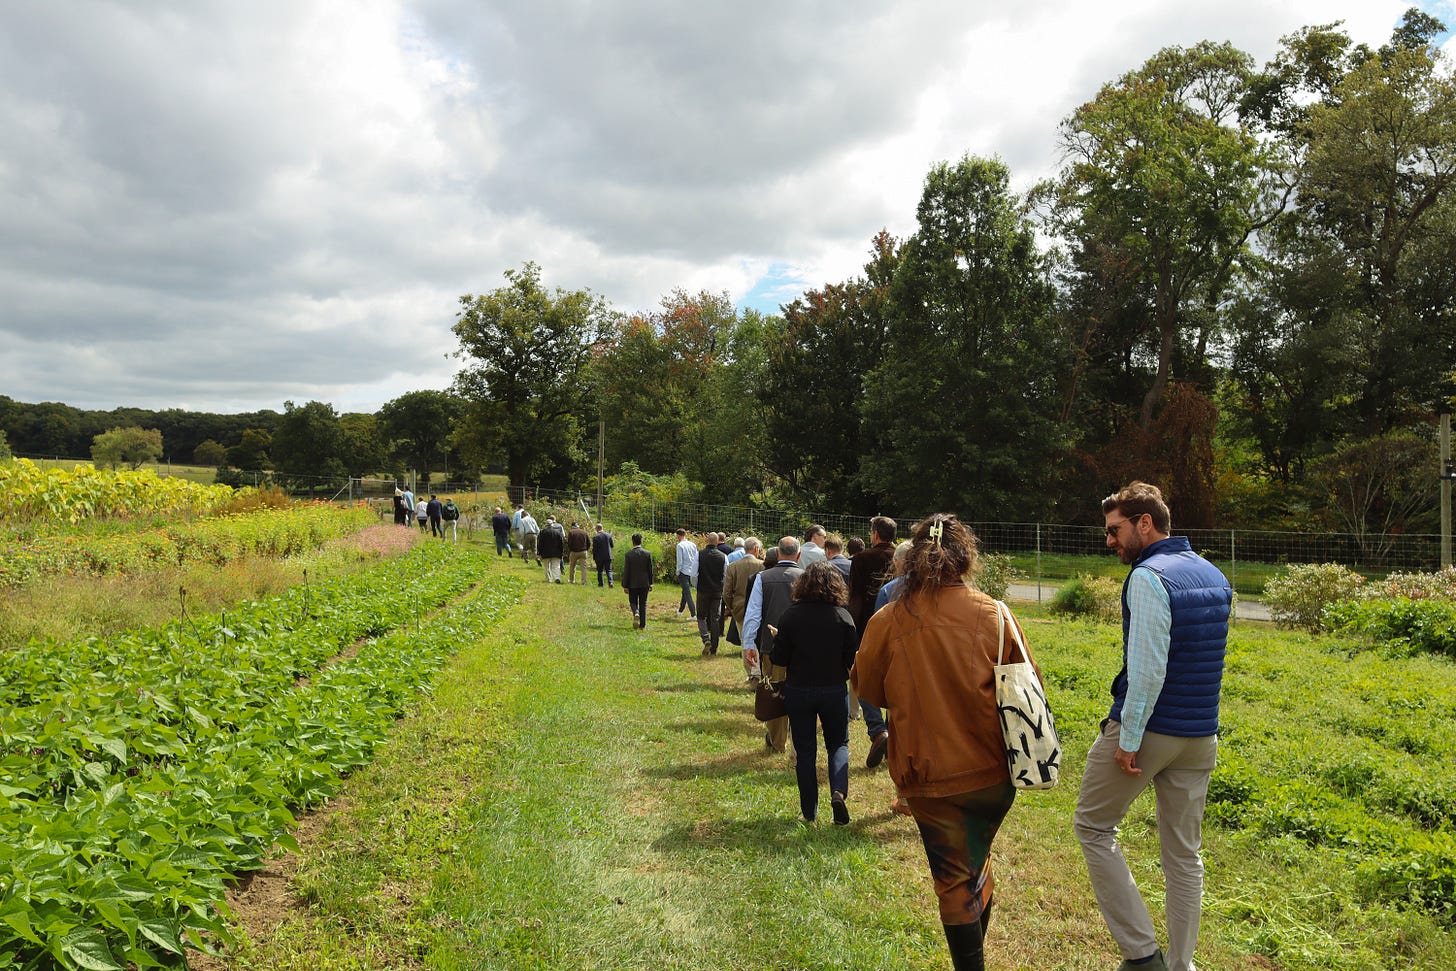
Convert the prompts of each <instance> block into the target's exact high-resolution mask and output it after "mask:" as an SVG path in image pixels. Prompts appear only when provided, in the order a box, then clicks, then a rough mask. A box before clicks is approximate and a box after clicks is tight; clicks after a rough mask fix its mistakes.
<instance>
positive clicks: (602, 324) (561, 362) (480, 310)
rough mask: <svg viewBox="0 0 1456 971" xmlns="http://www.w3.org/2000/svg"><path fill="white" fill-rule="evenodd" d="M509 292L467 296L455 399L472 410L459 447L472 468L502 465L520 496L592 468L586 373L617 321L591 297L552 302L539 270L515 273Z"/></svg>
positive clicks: (459, 330) (460, 318) (563, 295)
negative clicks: (562, 471) (543, 476)
mask: <svg viewBox="0 0 1456 971" xmlns="http://www.w3.org/2000/svg"><path fill="white" fill-rule="evenodd" d="M505 277H506V285H505V286H503V287H500V288H498V289H496V290H492V291H491V292H490V293H486V294H480V295H476V294H465V295H464V296H462V297H461V298H460V306H461V310H460V311H459V313H458V314H457V315H456V317H457V319H456V322H455V326H454V331H455V335H456V337H458V338H459V340H460V350H459V351H457V352H456V354H455V356H456V357H457V358H459V359H461V360H463V361H466V362H467V363H466V365H465V367H464V368H462V370H461V371H460V372H459V373H458V374H457V375H456V377H455V384H454V391H455V393H456V394H458V395H459V396H460V397H461V398H462V399H464V401H465V409H464V414H463V415H462V416H461V419H460V421H459V422H458V423H457V425H456V428H455V433H454V436H453V442H454V444H455V446H456V447H457V448H458V449H459V450H460V452H461V453H462V456H463V457H464V458H465V460H466V461H467V462H470V463H472V464H474V465H478V466H482V467H483V466H485V465H489V464H491V463H494V462H503V463H504V464H505V466H506V471H507V474H508V477H509V480H510V484H511V486H512V487H515V488H519V487H521V486H524V485H525V484H526V480H527V477H528V476H529V475H532V474H540V473H542V472H545V471H547V470H549V469H551V468H552V467H553V466H559V465H562V464H563V463H569V462H571V461H572V460H580V459H583V458H584V455H583V454H582V453H583V447H582V446H583V442H582V434H581V432H582V426H583V423H584V422H583V418H582V415H583V414H585V413H587V412H588V411H594V410H595V409H591V408H589V404H588V400H587V399H588V393H589V388H588V385H587V383H586V371H587V366H588V363H589V362H590V360H591V359H592V356H593V354H594V352H595V351H596V349H597V347H598V345H599V344H600V342H601V341H602V340H603V339H604V338H605V336H606V335H607V334H608V333H609V331H610V326H611V323H612V312H611V310H610V308H608V306H607V304H606V302H605V301H604V300H603V299H602V298H601V297H598V296H596V295H594V294H592V293H591V292H590V291H589V290H571V291H568V290H563V289H561V288H557V289H556V290H555V291H554V292H548V291H547V290H546V289H545V288H544V287H543V286H542V285H541V270H540V267H538V266H537V265H536V264H535V263H530V262H528V263H526V264H524V265H523V266H522V267H521V268H520V269H519V270H507V271H506V273H505Z"/></svg>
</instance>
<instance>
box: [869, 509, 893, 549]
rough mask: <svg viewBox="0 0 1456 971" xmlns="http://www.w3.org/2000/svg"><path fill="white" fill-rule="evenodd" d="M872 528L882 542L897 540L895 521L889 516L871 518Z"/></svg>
mask: <svg viewBox="0 0 1456 971" xmlns="http://www.w3.org/2000/svg"><path fill="white" fill-rule="evenodd" d="M870 529H873V530H874V531H875V535H876V536H878V537H879V538H880V542H881V543H893V542H895V521H894V520H893V519H891V518H890V517H889V516H876V517H875V518H874V519H871V520H870Z"/></svg>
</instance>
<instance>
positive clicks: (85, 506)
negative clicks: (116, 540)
mask: <svg viewBox="0 0 1456 971" xmlns="http://www.w3.org/2000/svg"><path fill="white" fill-rule="evenodd" d="M0 494H3V495H4V496H5V502H3V503H0V522H10V523H25V522H63V523H70V524H72V525H74V524H76V523H79V522H82V521H83V520H87V519H97V518H101V519H104V518H108V517H126V516H146V515H151V514H154V513H170V514H176V515H181V514H185V513H206V512H209V511H211V510H212V509H214V508H216V507H217V506H218V505H220V504H222V503H224V502H227V501H228V500H230V499H232V498H233V497H234V496H235V495H236V491H235V490H234V489H233V488H232V487H231V486H224V485H200V484H198V483H196V482H189V481H187V480H186V479H181V478H176V477H172V476H167V477H162V476H158V475H157V474H156V473H154V472H152V471H150V470H146V469H142V470H137V471H129V470H114V469H97V468H94V467H92V466H90V465H78V466H76V467H75V468H74V469H61V468H41V467H40V466H38V465H36V464H35V463H34V462H31V461H30V460H28V459H15V460H14V461H11V462H3V463H0Z"/></svg>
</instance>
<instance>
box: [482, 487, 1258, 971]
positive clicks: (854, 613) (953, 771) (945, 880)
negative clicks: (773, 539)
mask: <svg viewBox="0 0 1456 971" xmlns="http://www.w3.org/2000/svg"><path fill="white" fill-rule="evenodd" d="M1101 510H1102V513H1103V517H1104V531H1105V534H1106V543H1107V546H1108V547H1109V548H1110V549H1111V550H1112V551H1114V552H1115V553H1117V555H1118V556H1119V558H1120V559H1121V560H1122V562H1123V563H1125V564H1127V565H1128V566H1130V567H1131V570H1130V571H1129V573H1128V577H1127V579H1126V581H1125V582H1124V585H1123V593H1122V615H1123V623H1122V630H1123V637H1122V642H1123V646H1122V661H1123V663H1122V668H1121V670H1120V672H1119V673H1118V675H1117V677H1116V678H1115V679H1114V681H1113V683H1112V686H1111V695H1112V702H1111V705H1110V707H1109V710H1108V714H1107V717H1106V718H1104V719H1103V720H1102V723H1101V726H1100V729H1099V731H1098V733H1097V736H1096V738H1095V739H1094V740H1093V742H1092V745H1091V748H1090V751H1089V752H1088V755H1087V762H1086V767H1085V770H1084V773H1083V776H1082V785H1081V789H1080V792H1079V794H1078V800H1077V807H1076V811H1075V814H1074V817H1073V821H1072V828H1073V831H1074V832H1075V835H1076V838H1077V840H1078V842H1079V844H1080V846H1081V849H1082V852H1083V855H1084V857H1085V860H1086V864H1087V868H1088V873H1089V875H1090V877H1091V882H1092V887H1093V890H1094V892H1095V895H1096V898H1097V904H1098V907H1099V909H1100V910H1101V913H1102V916H1103V918H1104V920H1105V922H1106V924H1107V926H1108V929H1109V930H1110V931H1111V934H1112V937H1113V939H1114V940H1115V941H1116V943H1117V945H1118V947H1119V949H1120V950H1121V952H1122V955H1123V958H1124V960H1123V962H1122V964H1121V966H1120V969H1119V971H1166V969H1169V968H1171V969H1174V971H1192V969H1193V966H1194V965H1193V952H1194V946H1195V944H1196V941H1197V937H1198V926H1199V916H1200V913H1201V910H1202V893H1203V864H1202V858H1201V855H1200V847H1201V845H1202V835H1201V831H1202V820H1203V811H1204V804H1205V802H1206V798H1207V792H1208V784H1209V778H1210V776H1211V774H1212V770H1213V766H1214V758H1215V753H1216V749H1217V734H1218V728H1219V720H1218V716H1219V698H1220V691H1221V683H1222V673H1223V659H1224V651H1225V646H1226V642H1227V638H1228V623H1229V613H1230V605H1231V602H1232V589H1231V587H1230V585H1229V582H1228V580H1227V579H1226V578H1225V577H1224V575H1223V574H1222V573H1221V572H1220V571H1219V570H1218V569H1217V568H1216V567H1214V566H1213V565H1212V564H1211V563H1209V562H1208V561H1206V560H1204V559H1203V558H1202V557H1201V556H1199V555H1198V554H1197V553H1195V552H1194V551H1193V550H1192V548H1191V547H1190V545H1189V543H1188V540H1187V538H1186V537H1181V536H1173V535H1171V517H1170V514H1169V511H1168V506H1167V504H1166V502H1165V501H1164V499H1163V496H1162V493H1161V492H1160V491H1159V490H1158V489H1157V487H1155V486H1152V485H1148V484H1146V483H1142V482H1133V483H1131V484H1129V485H1127V486H1126V487H1124V488H1123V489H1120V490H1119V491H1117V492H1115V493H1113V494H1112V495H1110V496H1108V497H1107V498H1106V499H1104V500H1103V502H1102V506H1101ZM502 521H503V522H504V527H503V528H502V527H501V525H500V523H501V522H502ZM572 527H573V529H572V531H571V532H566V531H564V530H562V528H561V526H560V524H559V523H555V521H554V519H552V518H551V517H548V523H547V526H546V527H544V528H536V527H535V521H534V520H533V519H531V517H530V514H529V513H525V512H523V510H522V509H521V508H520V507H518V508H517V510H516V513H515V515H514V516H507V515H505V514H504V513H502V512H501V511H500V510H499V509H497V512H496V517H495V518H494V519H493V528H495V529H496V542H497V552H498V553H500V552H502V551H505V552H507V553H508V554H512V553H515V552H518V553H519V554H520V555H521V556H522V557H527V556H534V557H535V558H536V559H537V562H538V563H541V562H544V563H545V564H546V567H545V569H546V575H547V579H548V580H554V582H557V583H560V582H561V579H560V562H561V559H560V558H561V556H562V555H563V551H565V553H566V554H568V555H572V554H574V555H576V556H578V557H580V559H570V560H569V563H570V565H571V568H572V576H573V577H574V575H575V567H576V565H577V564H578V563H580V565H581V567H582V575H583V581H582V582H585V574H586V568H585V562H584V557H585V556H586V555H588V554H590V555H591V556H592V558H593V562H594V563H595V565H596V567H597V577H598V584H599V585H600V584H602V582H603V576H605V583H606V585H607V586H611V584H612V574H611V555H610V554H611V549H612V545H611V544H612V540H611V536H610V534H606V533H605V531H604V530H603V529H602V527H601V525H600V524H598V525H597V533H596V536H595V537H592V536H589V535H588V534H587V533H586V531H585V530H584V529H582V528H581V527H579V526H577V525H576V524H574V523H573V524H572ZM897 531H898V526H897V524H896V522H895V521H894V520H893V519H890V518H888V517H876V518H874V519H873V520H871V521H870V542H869V543H868V544H863V543H858V542H855V541H851V542H849V543H844V544H841V543H840V541H839V540H838V538H837V537H832V536H827V535H826V534H825V532H824V529H823V527H821V526H818V525H814V526H811V527H809V528H808V529H807V530H806V531H805V534H804V536H803V538H802V540H801V539H800V537H796V536H785V537H782V538H781V539H780V540H779V541H778V542H777V543H776V544H774V545H773V546H772V547H771V548H768V549H765V548H764V545H763V543H762V542H760V540H759V539H757V538H756V537H746V538H744V539H742V540H739V541H735V542H734V543H732V544H731V545H730V544H729V542H728V537H727V535H726V534H717V533H709V534H708V535H707V537H706V545H705V546H704V547H703V548H701V549H699V548H698V546H697V544H696V543H695V542H693V540H692V539H691V538H690V537H689V536H688V535H687V532H686V530H683V529H679V530H678V531H677V537H678V542H677V544H676V547H675V549H674V558H675V561H674V563H673V567H674V570H673V575H674V577H675V579H676V581H677V584H678V588H679V594H680V596H679V601H678V609H677V613H678V614H679V615H682V614H684V613H686V614H687V615H688V617H689V618H690V619H693V620H695V621H696V623H697V633H698V635H699V637H700V639H701V642H702V653H703V654H704V655H705V656H713V655H716V654H717V653H718V650H719V646H720V643H721V641H722V640H725V639H726V640H728V641H729V642H730V643H733V644H735V645H736V644H741V646H742V659H743V663H744V666H745V671H746V673H747V675H748V679H749V681H750V682H752V683H753V684H754V685H755V690H757V691H761V692H763V691H767V692H769V693H771V694H776V695H779V696H781V699H782V707H783V714H782V715H776V716H774V717H769V718H768V719H767V720H766V721H765V722H764V728H765V734H764V749H765V751H768V752H782V751H784V750H785V748H786V746H787V743H788V742H789V741H790V740H792V742H793V745H794V770H795V778H796V781H797V784H798V792H799V810H800V813H801V815H802V817H803V819H804V820H806V821H809V822H812V821H814V820H816V819H817V817H818V810H819V803H820V793H819V781H818V772H817V759H818V752H817V746H818V739H819V737H822V739H823V742H824V747H825V752H826V760H827V763H828V765H827V769H828V771H827V776H828V781H829V790H830V793H829V803H830V809H831V814H832V817H833V820H834V822H835V824H838V825H847V824H848V823H849V822H850V811H849V794H850V793H849V731H850V729H849V723H850V721H851V715H852V714H853V715H858V716H860V717H862V718H863V720H864V723H865V728H866V731H867V733H868V741H869V754H868V756H867V758H866V766H867V767H868V768H874V767H876V766H878V765H879V764H880V763H881V762H887V763H888V766H889V772H890V776H891V778H892V780H893V781H894V784H895V789H896V792H897V799H896V801H895V807H894V808H896V810H897V811H900V812H902V813H904V814H905V815H908V816H910V817H912V818H913V819H914V821H915V824H916V827H917V829H918V830H919V833H920V838H921V842H922V844H923V845H924V849H925V853H926V858H927V860H928V863H929V868H930V875H931V879H932V882H933V884H934V887H935V892H936V896H937V898H938V900H939V909H940V918H941V923H942V925H943V926H944V929H945V937H946V942H947V945H948V947H949V950H950V955H951V961H952V965H953V967H954V968H955V969H956V971H968V969H981V968H984V966H985V958H984V950H985V945H984V942H985V935H986V931H987V928H988V926H989V924H990V920H991V911H992V903H993V896H994V894H993V890H994V880H993V876H992V865H991V846H992V843H993V841H994V840H995V837H996V834H997V832H998V830H999V828H1000V826H1001V824H1002V822H1003V820H1004V819H1005V818H1006V816H1007V814H1008V813H1009V812H1010V810H1011V808H1012V806H1013V804H1014V802H1015V799H1016V784H1015V783H1014V782H1013V779H1012V775H1011V772H1010V769H1009V765H1008V749H1007V742H1006V740H1005V739H1006V736H1005V734H1004V732H1003V724H1002V712H1001V710H1000V708H999V706H998V702H997V696H996V680H997V671H996V666H997V665H998V664H999V663H1001V659H1002V658H1003V656H1004V654H1005V645H1007V644H1010V643H1015V644H1025V643H1026V637H1025V631H1024V630H1023V629H1022V628H1021V625H1020V623H1019V622H1018V621H1017V620H1016V618H1015V616H1014V615H1013V614H1012V612H1011V611H1010V609H1009V608H1007V607H1006V605H1005V604H1002V603H999V602H998V601H996V600H994V599H993V598H991V597H990V596H988V595H987V594H985V593H984V592H982V591H981V590H979V589H978V588H977V587H976V585H975V578H976V575H977V571H978V566H979V546H978V542H977V540H976V537H975V535H974V533H973V532H972V531H971V529H970V528H969V527H968V526H966V524H964V523H962V522H961V521H960V520H959V519H958V518H957V517H956V516H955V515H953V514H949V513H937V514H935V515H932V516H929V517H927V518H925V519H923V520H921V521H920V522H918V523H916V524H915V525H914V526H913V527H912V528H911V530H910V535H909V536H908V538H907V539H906V540H905V541H903V542H902V543H900V545H899V546H898V547H897V546H896V543H895V541H896V536H897ZM548 534H552V538H551V539H549V540H548V539H546V537H547V536H548ZM513 535H514V536H517V537H519V539H520V542H519V543H518V544H517V545H516V547H515V549H514V550H512V548H511V537H512V536H513ZM503 536H504V537H505V539H502V537H503ZM573 536H575V537H576V538H575V539H574V540H573V539H572V537H573ZM603 536H605V539H602V537H603ZM846 552H847V553H848V554H849V555H845V554H846ZM553 559H554V560H555V563H556V567H555V573H554V575H553V572H552V570H553V568H552V566H551V563H552V560H553ZM655 576H656V565H655V563H654V561H653V557H652V555H651V553H650V552H649V551H648V550H646V549H644V548H643V546H642V535H641V534H640V533H639V534H634V535H633V536H632V549H631V550H630V551H629V552H628V553H627V555H626V558H625V565H624V568H623V571H622V576H621V584H620V585H621V586H622V587H623V588H624V589H626V590H627V593H628V597H629V606H630V607H631V610H632V616H633V626H634V627H636V628H639V629H640V628H643V627H645V626H646V622H647V613H646V602H647V592H648V590H649V589H651V587H652V586H653V580H654V578H655ZM725 621H726V623H727V627H728V629H727V632H726V633H725V632H724V630H723V627H724V623H725ZM1149 785H1151V786H1152V787H1153V789H1154V790H1155V792H1156V794H1157V815H1158V830H1159V838H1160V843H1161V854H1162V870H1163V874H1164V879H1165V882H1166V896H1165V901H1166V931H1167V935H1168V944H1167V947H1166V949H1164V948H1163V947H1161V946H1160V945H1159V941H1158V938H1157V936H1156V933H1155V928H1154V925H1153V921H1152V918H1151V916H1150V915H1149V912H1148V909H1147V906H1146V904H1145V903H1144V901H1143V898H1142V896H1141V894H1140V892H1139V890H1138V887H1137V884H1136V882H1135V881H1134V879H1133V876H1132V873H1131V871H1130V869H1129V868H1128V865H1127V862H1126V860H1125V859H1124V858H1123V855H1122V850H1121V848H1120V847H1119V845H1118V841H1117V833H1118V827H1119V826H1120V824H1121V823H1122V820H1123V818H1124V817H1125V815H1126V814H1127V812H1128V810H1129V808H1130V807H1131V805H1132V803H1133V800H1134V799H1136V797H1137V796H1138V795H1139V794H1140V793H1141V792H1142V791H1143V790H1144V789H1146V788H1147V787H1148V786H1149Z"/></svg>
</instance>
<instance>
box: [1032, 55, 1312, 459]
mask: <svg viewBox="0 0 1456 971" xmlns="http://www.w3.org/2000/svg"><path fill="white" fill-rule="evenodd" d="M1251 74H1252V64H1251V62H1250V59H1249V57H1248V55H1246V54H1244V53H1243V52H1242V51H1239V50H1238V49H1236V48H1234V47H1232V46H1231V45H1228V44H1212V43H1208V42H1205V43H1201V44H1198V45H1196V46H1194V47H1192V48H1187V49H1185V48H1181V47H1170V48H1167V49H1165V50H1163V51H1161V52H1159V53H1158V54H1157V55H1155V56H1154V57H1153V58H1151V59H1150V60H1149V61H1148V62H1147V63H1145V64H1144V65H1143V66H1142V67H1140V68H1139V69H1137V70H1136V71H1132V72H1129V73H1128V74H1125V75H1124V76H1123V77H1122V78H1120V79H1119V80H1118V81H1117V82H1115V83H1113V84H1109V85H1106V86H1104V87H1103V88H1102V90H1101V91H1100V92H1099V93H1098V95H1097V97H1096V98H1094V99H1093V100H1092V101H1090V102H1088V103H1087V104H1085V105H1083V106H1082V107H1080V108H1078V109H1077V110H1076V111H1075V112H1073V114H1072V115H1071V117H1069V118H1068V119H1067V120H1066V121H1065V122H1063V124H1062V127H1061V143H1062V148H1063V151H1064V153H1065V156H1066V159H1067V164H1066V166H1065V168H1064V169H1063V171H1062V173H1061V175H1060V176H1059V177H1058V179H1057V180H1056V183H1055V185H1054V187H1052V194H1053V197H1054V199H1055V207H1054V221H1053V226H1054V228H1056V229H1057V230H1058V231H1059V232H1060V233H1061V234H1062V235H1063V237H1064V238H1066V239H1067V240H1068V242H1069V243H1070V245H1071V246H1072V248H1073V249H1074V250H1076V251H1078V252H1079V254H1080V256H1079V259H1078V260H1077V261H1076V264H1075V265H1076V267H1077V270H1078V272H1080V273H1083V274H1088V275H1090V276H1092V277H1093V280H1092V281H1091V282H1092V286H1093V288H1094V289H1098V290H1106V291H1108V292H1111V293H1113V294H1118V295H1120V296H1118V297H1117V298H1116V299H1115V300H1113V301H1112V306H1113V307H1114V308H1119V307H1121V308H1126V307H1129V306H1137V305H1141V306H1142V307H1144V308H1145V312H1144V313H1134V314H1127V313H1125V312H1122V313H1119V314H1118V315H1117V316H1118V319H1119V320H1122V321H1131V322H1140V323H1141V326H1144V327H1145V328H1146V330H1145V332H1144V333H1143V334H1142V335H1140V336H1141V337H1142V338H1143V343H1142V344H1141V346H1140V347H1138V348H1137V349H1136V352H1137V353H1139V354H1146V356H1147V357H1149V358H1150V359H1151V361H1152V362H1154V363H1153V365H1152V374H1151V378H1150V380H1149V381H1148V383H1147V385H1146V387H1145V389H1144V390H1143V392H1142V395H1141V401H1140V403H1139V406H1138V410H1137V420H1138V423H1139V425H1140V426H1141V427H1142V429H1143V430H1144V431H1151V429H1152V427H1153V421H1154V417H1155V415H1156V411H1157V408H1158V406H1159V404H1160V402H1161V401H1162V399H1163V396H1164V394H1165V392H1166V391H1167V389H1168V387H1169V384H1170V382H1171V381H1172V380H1173V379H1174V378H1175V377H1183V378H1190V377H1191V378H1195V379H1204V380H1208V379H1210V378H1211V377H1212V374H1211V372H1210V371H1209V368H1208V358H1209V353H1210V349H1211V346H1212V345H1213V344H1214V342H1215V340H1216V338H1217V332H1218V326H1219V321H1220V309H1221V305H1222V303H1223V301H1224V299H1225V297H1226V294H1227V291H1228V288H1229V285H1230V283H1231V282H1232V280H1233V279H1234V275H1235V272H1236V271H1237V269H1238V268H1239V265H1240V262H1241V261H1242V260H1243V259H1244V258H1245V257H1246V255H1247V254H1248V242H1249V239H1250V237H1251V235H1252V234H1253V233H1254V232H1255V231H1256V230H1257V229H1258V228H1260V227H1261V226H1264V225H1267V224H1268V222H1269V221H1270V220H1271V219H1272V218H1273V217H1274V216H1275V215H1276V214H1277V213H1278V212H1279V211H1280V209H1281V208H1282V206H1283V204H1284V201H1285V198H1286V194H1285V193H1284V192H1283V191H1281V190H1282V189H1283V185H1282V183H1280V182H1279V181H1278V180H1277V178H1276V177H1275V176H1276V175H1277V173H1278V172H1279V171H1280V170H1281V167H1282V159H1281V157H1280V156H1279V154H1278V152H1277V150H1276V149H1275V148H1274V147H1273V146H1271V145H1270V144H1268V143H1263V142H1261V141H1260V140H1259V139H1258V138H1257V137H1256V135H1255V133H1254V132H1253V131H1252V130H1251V129H1250V128H1249V126H1247V125H1245V124H1244V123H1243V122H1242V121H1241V119H1240V116H1239V108H1240V105H1241V102H1242V101H1243V99H1244V97H1245V96H1246V94H1247V83H1248V80H1249V78H1250V76H1251ZM1089 340H1090V336H1089V337H1088V338H1086V339H1084V343H1085V342H1087V341H1089ZM1144 349H1145V350H1144ZM1180 361H1181V362H1182V367H1181V369H1180V368H1178V367H1177V365H1178V363H1179V362H1180ZM1180 372H1181V373H1180Z"/></svg>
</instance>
